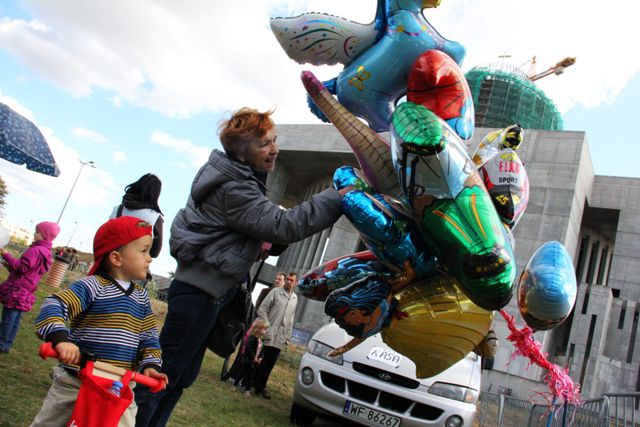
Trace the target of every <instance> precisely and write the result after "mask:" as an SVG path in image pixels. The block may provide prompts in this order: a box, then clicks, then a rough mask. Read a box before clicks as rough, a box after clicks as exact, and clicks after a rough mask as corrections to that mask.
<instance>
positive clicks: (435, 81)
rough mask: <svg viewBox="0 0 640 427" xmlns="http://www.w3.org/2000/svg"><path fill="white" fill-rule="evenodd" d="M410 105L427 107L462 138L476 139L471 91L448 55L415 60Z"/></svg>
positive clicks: (425, 55)
mask: <svg viewBox="0 0 640 427" xmlns="http://www.w3.org/2000/svg"><path fill="white" fill-rule="evenodd" d="M407 101H410V102H413V103H414V104H419V105H422V106H424V107H427V108H428V109H429V110H431V112H433V113H434V114H435V115H436V116H438V117H440V118H441V119H443V120H444V121H446V122H447V124H448V125H449V126H451V129H453V130H454V131H456V133H457V134H458V136H460V138H462V139H469V138H471V136H473V130H474V126H475V125H474V123H475V117H474V110H473V97H472V95H471V89H469V84H468V83H467V79H466V78H465V77H464V74H463V73H462V71H461V70H460V67H458V64H456V63H455V62H454V61H453V59H451V57H450V56H449V55H447V54H446V53H443V52H441V51H439V50H428V51H427V52H425V53H423V54H422V55H420V56H419V57H418V59H416V62H415V63H414V64H413V66H412V67H411V71H410V73H409V81H408V82H407Z"/></svg>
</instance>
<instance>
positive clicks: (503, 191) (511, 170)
mask: <svg viewBox="0 0 640 427" xmlns="http://www.w3.org/2000/svg"><path fill="white" fill-rule="evenodd" d="M480 172H481V173H482V178H483V180H484V185H485V187H487V191H488V192H489V195H490V196H491V199H492V200H493V205H494V206H495V208H496V211H497V212H498V215H500V219H501V220H502V222H504V223H505V224H507V225H508V226H509V227H511V228H514V227H515V226H516V224H517V223H518V221H520V218H522V215H524V211H525V209H526V208H527V204H528V203H529V178H528V176H527V171H526V170H525V168H524V165H523V164H522V161H521V160H520V158H519V157H518V155H517V154H516V152H515V151H513V150H512V149H511V148H504V149H503V150H502V151H500V152H498V154H497V155H495V156H493V157H491V159H489V160H488V161H487V162H486V163H485V164H484V165H483V166H482V167H481V168H480Z"/></svg>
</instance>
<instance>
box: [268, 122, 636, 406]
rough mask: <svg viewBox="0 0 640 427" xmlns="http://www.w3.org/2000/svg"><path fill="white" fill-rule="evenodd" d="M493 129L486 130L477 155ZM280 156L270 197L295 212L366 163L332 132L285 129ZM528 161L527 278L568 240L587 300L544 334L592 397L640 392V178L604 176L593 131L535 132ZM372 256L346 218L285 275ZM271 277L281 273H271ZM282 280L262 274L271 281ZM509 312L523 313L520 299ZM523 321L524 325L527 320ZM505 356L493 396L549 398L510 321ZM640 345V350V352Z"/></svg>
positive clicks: (523, 150) (300, 314)
mask: <svg viewBox="0 0 640 427" xmlns="http://www.w3.org/2000/svg"><path fill="white" fill-rule="evenodd" d="M491 130H493V129H476V133H475V134H476V136H475V137H474V138H473V139H472V140H471V141H470V142H469V147H468V148H469V150H470V151H472V150H473V149H474V148H475V146H476V145H477V144H478V143H479V142H480V140H481V139H482V137H483V136H484V135H486V134H487V133H488V132H490V131H491ZM278 143H279V145H280V156H279V160H278V166H277V168H276V170H275V171H274V172H273V173H272V174H270V175H271V176H270V178H269V182H268V187H269V191H270V197H271V198H272V199H273V200H274V201H276V202H278V203H280V204H282V205H283V206H285V207H290V206H294V205H296V204H298V203H300V202H302V201H304V200H305V199H307V198H308V197H309V196H310V195H312V194H314V193H316V192H318V191H320V190H322V189H324V188H326V187H328V186H329V185H330V183H331V177H332V175H333V171H334V170H335V169H336V168H337V167H339V166H342V165H346V164H351V165H354V166H357V165H356V161H355V158H354V156H353V155H352V154H351V151H350V150H349V147H348V145H347V144H346V142H345V141H344V140H343V138H342V137H341V136H340V135H339V134H338V132H337V131H336V130H335V129H334V128H333V127H332V126H330V125H280V126H279V137H278ZM519 155H520V157H521V158H522V160H523V161H524V162H525V165H526V169H527V172H528V175H529V181H530V186H531V188H530V190H531V191H530V200H529V206H528V209H527V212H526V213H525V215H524V217H523V219H522V220H521V222H520V224H519V225H518V227H517V229H516V231H515V238H516V260H517V267H518V275H519V274H520V272H521V271H522V269H523V267H524V266H525V265H526V263H527V261H528V259H529V257H530V256H531V255H532V254H533V253H534V251H535V250H536V249H537V248H538V247H539V246H540V245H541V244H543V243H545V242H547V241H550V240H557V241H559V242H561V243H563V244H564V245H565V246H566V248H567V250H568V251H569V253H570V254H571V256H572V258H573V259H574V266H575V267H576V274H577V277H578V282H579V295H578V299H577V301H576V305H575V308H574V312H573V314H572V315H571V317H570V318H569V319H568V320H567V321H566V322H565V323H564V324H563V325H561V326H560V327H559V328H557V329H555V330H553V331H549V332H538V333H536V335H535V336H536V338H537V339H538V340H539V341H540V342H542V343H543V347H544V350H545V351H546V352H547V353H549V355H550V358H551V359H552V361H554V362H555V363H557V364H559V365H561V366H567V367H568V368H569V369H570V375H571V377H572V378H573V379H574V380H575V381H578V382H579V383H581V384H582V390H583V396H584V397H596V396H599V395H601V394H602V393H605V392H610V391H637V390H640V351H639V350H640V349H638V350H636V345H635V343H636V339H638V318H639V313H640V303H638V301H640V286H638V283H639V277H640V238H639V237H640V212H639V210H640V179H633V178H618V177H608V176H596V175H594V171H593V165H592V161H591V155H590V151H589V147H588V144H587V139H586V136H585V133H584V132H567V131H532V130H526V134H525V140H524V143H523V144H522V145H521V147H520V149H519ZM362 249H364V245H363V244H362V243H361V241H360V240H359V238H358V234H357V232H356V231H355V229H354V228H353V226H351V224H350V223H349V221H348V220H347V219H346V218H344V217H343V218H341V219H340V220H339V221H338V222H337V223H336V224H335V225H334V226H333V227H332V228H331V229H327V230H324V231H323V232H321V233H318V234H316V235H314V236H312V237H309V238H307V239H305V240H304V241H301V242H298V243H296V244H294V245H291V246H290V247H289V248H288V249H287V250H286V251H285V252H284V253H283V254H282V255H281V256H280V257H279V259H278V262H277V266H276V268H277V269H278V270H285V271H292V270H293V271H297V272H299V273H304V272H306V271H307V270H309V269H310V268H311V267H313V266H316V265H318V264H321V263H323V262H325V261H328V260H330V259H333V258H336V257H338V256H341V255H346V254H349V253H353V252H356V251H358V250H362ZM269 272H271V270H269ZM271 280H272V278H271V277H270V276H268V275H263V274H261V281H263V282H270V281H271ZM506 309H507V311H508V312H509V313H511V314H517V313H518V308H517V304H516V302H515V298H514V299H513V300H512V301H511V303H510V304H509V305H508V306H507V308H506ZM517 319H518V322H519V323H520V324H521V323H522V321H521V319H520V318H519V316H517ZM295 320H296V322H295V327H296V328H297V329H299V330H301V331H306V332H309V333H311V332H313V331H315V330H317V329H318V328H319V327H320V326H321V325H322V324H324V323H325V322H327V321H328V320H329V319H328V317H327V316H325V315H324V312H323V303H320V302H316V301H311V300H308V299H306V298H300V300H299V303H298V311H297V313H296V319H295ZM495 329H496V333H497V334H498V337H499V338H500V344H501V346H500V349H499V352H498V355H497V357H496V360H495V363H494V370H493V371H489V372H485V373H484V377H483V389H484V390H488V391H492V392H502V393H506V394H510V395H512V396H514V397H519V398H523V399H527V398H530V397H531V396H532V395H533V394H534V393H535V392H536V391H544V389H545V386H544V385H543V384H542V383H541V376H542V374H543V373H542V372H541V370H540V369H539V368H536V367H531V368H529V367H528V363H527V361H525V360H524V359H522V358H518V359H515V360H513V361H512V362H511V363H509V364H507V362H508V361H509V358H510V356H511V354H512V351H513V347H512V346H511V345H510V343H509V342H507V341H506V339H505V338H506V336H507V335H508V332H507V329H506V324H505V323H504V321H503V320H502V318H501V316H499V315H497V314H496V316H495ZM637 347H640V345H639V346H637Z"/></svg>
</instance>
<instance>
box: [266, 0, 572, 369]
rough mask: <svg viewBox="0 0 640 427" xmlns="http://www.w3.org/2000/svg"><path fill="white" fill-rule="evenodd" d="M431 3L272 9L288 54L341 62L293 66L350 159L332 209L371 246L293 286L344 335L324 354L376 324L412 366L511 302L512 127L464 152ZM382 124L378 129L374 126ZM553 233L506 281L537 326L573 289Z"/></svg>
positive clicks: (516, 139)
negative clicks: (352, 17) (347, 13)
mask: <svg viewBox="0 0 640 427" xmlns="http://www.w3.org/2000/svg"><path fill="white" fill-rule="evenodd" d="M438 3H439V2H438V1H416V0H393V1H392V0H379V1H378V10H377V14H376V18H375V20H374V21H373V22H372V23H371V24H369V25H363V24H358V23H354V22H351V21H347V20H344V19H342V18H338V17H335V16H331V15H326V14H319V13H310V14H304V15H301V16H298V17H294V18H276V19H273V20H272V21H271V27H272V30H273V32H274V34H275V35H276V37H277V38H278V40H279V41H280V43H281V45H282V47H283V48H284V49H285V51H286V52H287V54H288V55H289V56H290V57H291V58H292V59H294V60H296V61H298V62H309V63H312V64H315V65H320V64H335V63H343V64H344V65H345V68H344V70H343V71H342V72H341V73H340V74H339V75H338V77H337V78H335V79H333V80H330V81H328V82H320V81H319V80H317V79H316V77H315V76H314V75H313V74H312V73H311V72H308V71H305V72H303V73H302V76H301V78H302V82H303V84H304V86H305V88H306V91H307V93H308V96H309V99H310V100H311V101H312V103H313V109H312V111H314V112H316V113H317V115H318V116H319V117H321V118H323V119H324V120H326V121H329V122H331V123H333V125H334V126H335V127H336V128H337V129H338V131H339V132H340V133H341V134H342V135H343V136H344V138H345V139H346V141H347V142H348V143H349V145H350V147H351V149H352V151H353V152H354V154H355V156H356V159H357V160H358V163H359V165H360V169H359V170H358V169H354V168H352V167H342V168H339V169H338V170H336V172H335V174H334V186H335V187H336V188H337V189H343V188H350V189H351V191H349V192H348V193H347V194H346V195H345V197H344V198H343V213H344V214H345V215H346V216H347V218H348V219H349V220H350V221H351V223H352V224H353V225H354V226H355V228H356V229H357V230H358V232H359V233H360V235H361V237H362V240H363V241H364V242H365V244H366V246H367V248H368V249H369V250H368V251H365V252H361V253H357V254H353V255H350V256H346V257H342V258H339V259H337V260H333V261H330V262H328V263H326V264H323V265H321V266H320V267H318V268H316V269H314V270H313V271H311V272H309V273H307V274H306V275H305V276H304V277H303V278H302V280H301V283H300V284H299V289H300V290H301V291H302V293H303V294H304V295H305V296H307V297H309V298H312V299H316V300H319V301H325V312H326V313H327V314H328V315H329V316H331V317H333V318H334V319H335V321H336V323H337V324H338V325H339V326H340V327H342V328H343V329H344V330H345V331H346V332H347V333H348V334H349V335H351V336H352V337H353V340H352V341H350V342H349V343H346V344H345V345H344V346H342V347H340V348H338V349H336V350H334V353H336V354H337V353H341V352H345V351H347V350H349V349H350V348H353V346H355V345H357V344H358V343H360V342H362V341H363V340H364V339H366V338H367V337H369V336H371V335H374V334H376V333H378V332H380V333H381V334H382V338H383V340H384V341H385V343H387V344H388V345H389V346H390V347H392V348H393V349H395V350H396V351H398V352H400V353H402V354H404V355H406V356H408V357H410V358H411V359H412V360H413V361H414V363H415V364H416V371H417V376H418V377H429V376H432V375H435V374H437V373H439V372H442V371H443V370H445V369H447V368H448V367H450V366H451V365H453V364H454V363H456V362H457V361H459V360H461V359H462V358H463V357H465V356H466V355H467V354H468V353H469V352H470V351H472V350H474V349H475V348H478V347H479V346H481V344H482V343H483V341H485V339H486V337H487V334H488V333H489V331H490V328H491V322H492V319H493V311H494V310H500V309H501V308H503V307H504V306H505V305H507V304H508V302H509V301H510V299H511V297H512V295H513V293H514V283H515V280H516V265H515V256H514V249H513V248H514V241H513V236H512V233H511V230H512V229H513V228H514V227H515V226H516V224H517V223H518V221H519V220H520V219H521V218H522V215H523V213H524V211H525V209H526V206H527V202H528V197H529V183H528V179H527V175H526V171H525V168H524V165H523V163H522V162H521V161H520V159H519V158H518V155H517V154H516V151H515V150H516V149H517V148H518V145H519V144H520V143H521V141H522V139H523V131H522V129H521V128H520V126H518V125H513V126H509V127H508V128H506V129H504V130H501V131H498V132H495V133H491V134H489V135H487V137H486V138H484V140H483V141H482V143H481V144H480V145H479V147H478V149H477V150H476V153H475V154H474V155H473V157H472V156H470V155H469V154H468V153H467V150H466V147H465V144H464V142H463V140H466V139H468V138H470V137H471V136H472V134H473V131H474V110H473V101H472V96H471V91H470V89H469V86H468V84H467V82H466V79H465V78H464V75H463V74H462V72H461V70H460V68H459V64H460V63H461V62H462V59H463V57H464V48H463V47H462V46H461V45H460V44H458V43H456V42H451V41H448V40H446V39H444V38H442V37H441V36H440V35H439V33H438V32H437V31H436V30H435V29H434V28H433V27H432V26H431V25H430V24H429V23H428V22H427V20H426V19H425V18H424V16H423V14H422V10H423V9H424V8H427V7H435V6H437V5H438ZM334 95H335V96H334ZM403 96H406V102H398V100H399V99H400V98H401V97H403ZM336 97H337V99H336ZM360 118H361V119H364V120H366V121H367V123H368V126H367V125H366V124H365V123H363V121H362V120H360ZM386 130H389V132H390V137H391V138H390V141H386V140H385V139H384V138H383V137H382V136H380V135H379V134H378V133H377V132H380V131H386ZM552 246H553V247H552V248H551V249H549V248H546V247H545V246H543V247H542V248H541V249H540V250H539V251H538V253H540V256H539V258H540V259H539V260H538V261H535V262H534V261H533V260H532V261H531V262H530V263H529V265H528V267H527V269H526V270H525V273H524V274H523V276H522V278H521V280H520V286H519V289H518V303H519V307H520V309H521V312H522V313H523V317H524V319H525V320H526V321H527V322H530V325H531V326H532V327H534V328H539V329H546V328H550V327H553V326H555V325H557V324H558V323H559V322H561V321H562V320H563V319H564V318H566V316H567V315H568V314H569V312H570V310H571V308H572V306H573V303H574V301H575V288H576V286H575V275H573V283H571V281H570V280H569V277H570V276H571V272H572V271H573V266H572V264H571V262H570V258H568V255H567V254H566V250H564V248H563V247H562V245H560V244H559V243H554V244H553V245H552ZM565 255H566V257H565ZM534 258H535V255H534ZM567 259H568V261H569V262H567ZM548 262H551V263H552V264H553V263H555V265H554V266H553V267H549V266H548V265H547V264H548ZM545 263H546V264H545ZM549 268H551V269H552V270H553V269H554V268H555V269H558V268H560V269H565V270H566V273H567V274H566V276H561V275H559V274H555V273H553V272H552V270H549ZM567 280H569V281H567ZM572 291H573V292H572Z"/></svg>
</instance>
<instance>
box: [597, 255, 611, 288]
mask: <svg viewBox="0 0 640 427" xmlns="http://www.w3.org/2000/svg"><path fill="white" fill-rule="evenodd" d="M607 259H609V248H604V249H603V250H602V255H601V256H600V265H599V266H598V278H597V279H596V283H597V284H598V285H602V286H606V283H605V282H604V273H605V267H606V266H607Z"/></svg>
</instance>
